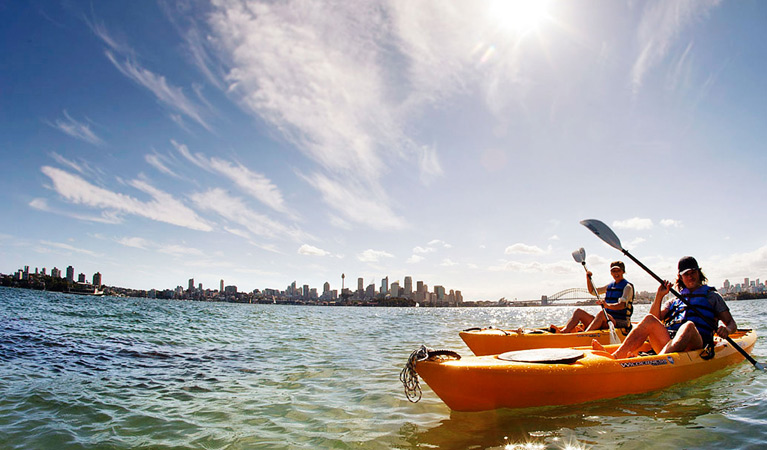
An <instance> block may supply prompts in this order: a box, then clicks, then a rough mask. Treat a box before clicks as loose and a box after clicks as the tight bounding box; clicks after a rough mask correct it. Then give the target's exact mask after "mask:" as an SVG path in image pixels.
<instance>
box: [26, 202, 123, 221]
mask: <svg viewBox="0 0 767 450" xmlns="http://www.w3.org/2000/svg"><path fill="white" fill-rule="evenodd" d="M29 206H30V207H31V208H33V209H36V210H38V211H43V212H47V213H53V214H58V215H60V216H65V217H71V218H73V219H77V220H84V221H86V222H96V223H105V224H118V223H122V219H121V218H120V217H119V216H118V215H117V214H115V213H114V212H113V211H102V213H101V215H100V216H90V215H87V214H78V213H76V212H73V211H68V210H65V209H58V208H53V207H51V206H50V205H49V204H48V200H46V199H44V198H35V199H32V201H31V202H29Z"/></svg>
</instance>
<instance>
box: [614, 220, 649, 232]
mask: <svg viewBox="0 0 767 450" xmlns="http://www.w3.org/2000/svg"><path fill="white" fill-rule="evenodd" d="M613 227H615V228H618V229H623V230H649V229H652V227H653V223H652V220H651V219H642V218H640V217H634V218H633V219H626V220H616V221H614V222H613Z"/></svg>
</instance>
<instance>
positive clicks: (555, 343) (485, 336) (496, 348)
mask: <svg viewBox="0 0 767 450" xmlns="http://www.w3.org/2000/svg"><path fill="white" fill-rule="evenodd" d="M615 334H616V335H617V336H618V339H619V340H620V341H621V342H623V339H625V338H626V333H625V332H624V330H623V329H620V328H618V329H616V330H615ZM459 335H460V336H461V339H463V342H465V343H466V345H467V346H468V347H469V349H471V351H472V352H474V354H475V355H477V356H483V355H498V354H500V353H504V352H511V351H515V350H526V349H531V348H562V347H580V346H586V345H588V346H590V345H591V341H592V340H594V339H596V340H597V341H599V343H600V344H602V345H608V344H610V330H594V331H580V332H577V333H552V332H550V331H548V329H546V328H520V329H518V330H502V329H499V328H481V329H480V328H470V329H468V330H464V331H461V332H460V333H459Z"/></svg>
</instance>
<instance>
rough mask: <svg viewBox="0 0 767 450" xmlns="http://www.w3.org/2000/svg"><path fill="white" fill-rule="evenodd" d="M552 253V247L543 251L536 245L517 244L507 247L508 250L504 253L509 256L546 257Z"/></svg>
mask: <svg viewBox="0 0 767 450" xmlns="http://www.w3.org/2000/svg"><path fill="white" fill-rule="evenodd" d="M550 251H551V247H549V248H548V250H543V249H542V248H540V247H538V246H535V245H527V244H522V243H516V244H514V245H510V246H508V247H506V250H505V251H504V253H506V254H507V255H515V254H517V255H544V254H547V253H549V252H550Z"/></svg>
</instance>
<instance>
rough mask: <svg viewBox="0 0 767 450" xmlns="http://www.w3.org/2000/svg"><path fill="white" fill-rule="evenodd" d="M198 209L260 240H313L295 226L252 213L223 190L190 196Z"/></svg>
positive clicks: (238, 199)
mask: <svg viewBox="0 0 767 450" xmlns="http://www.w3.org/2000/svg"><path fill="white" fill-rule="evenodd" d="M191 199H192V201H194V203H195V204H196V205H197V207H198V208H200V209H202V210H205V211H210V212H213V213H216V214H218V215H219V216H221V217H222V218H224V219H226V220H227V221H229V222H230V223H233V224H236V225H238V226H240V227H242V228H243V229H246V230H248V232H250V233H251V234H252V235H255V236H258V237H262V238H287V239H291V240H293V241H302V240H306V239H313V237H312V236H311V235H309V234H307V233H305V232H303V231H302V230H301V229H300V228H298V227H296V226H287V225H284V224H282V223H280V222H278V221H275V220H272V219H270V218H269V217H267V216H265V215H263V214H259V213H257V212H255V211H253V210H252V209H251V208H249V207H248V205H247V204H246V203H245V202H244V201H243V199H242V198H239V197H235V196H232V195H231V194H229V193H228V192H226V191H225V190H223V189H219V188H216V189H209V190H208V191H206V192H201V193H196V194H193V195H191Z"/></svg>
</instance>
